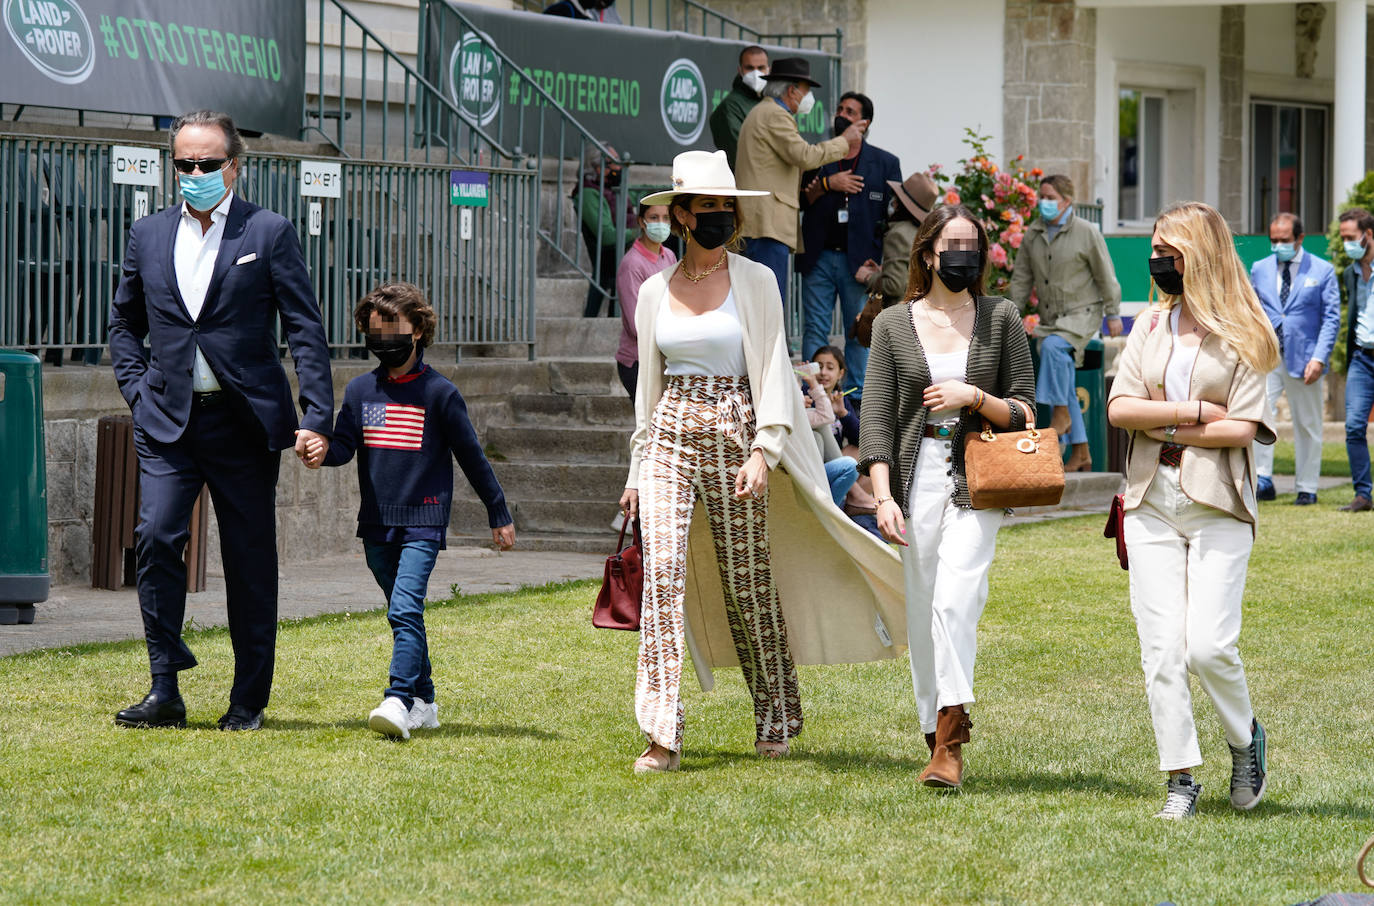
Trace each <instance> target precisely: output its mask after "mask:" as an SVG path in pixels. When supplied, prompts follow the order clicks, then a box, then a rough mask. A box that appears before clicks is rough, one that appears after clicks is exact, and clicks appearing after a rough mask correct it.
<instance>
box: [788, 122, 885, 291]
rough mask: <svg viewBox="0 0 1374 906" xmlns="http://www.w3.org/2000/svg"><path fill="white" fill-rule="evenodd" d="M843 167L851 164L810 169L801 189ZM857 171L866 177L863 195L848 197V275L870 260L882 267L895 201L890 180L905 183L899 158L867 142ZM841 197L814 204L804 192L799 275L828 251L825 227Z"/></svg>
mask: <svg viewBox="0 0 1374 906" xmlns="http://www.w3.org/2000/svg"><path fill="white" fill-rule="evenodd" d="M840 164H844V165H845V166H846V167H848V161H839V162H837V163H831V164H826V165H825V166H823V167H821V168H820V169H819V170H808V171H807V172H806V174H805V175H803V176H802V187H803V189H805V187H806V185H807V184H808V183H810V182H811V180H812V179H814V178H815V177H816V176H817V175H819V176H830V175H831V174H832V173H838V172H840V169H841V167H840ZM854 172H855V173H857V174H859V176H861V177H863V181H864V187H863V191H862V192H858V193H856V194H854V195H850V196H849V273H851V274H853V273H854V272H855V271H857V270H858V269H859V265H861V264H863V263H864V262H865V261H866V260H868V259H869V258H872V259H873V260H874V261H876V262H878V263H879V264H881V263H882V261H883V223H884V222H885V221H886V220H887V204H888V202H889V201H891V200H892V187H891V186H889V185H888V181H889V180H891V181H892V182H897V183H900V182H901V181H902V167H901V164H900V163H899V162H898V161H897V156H896V155H895V154H891V153H889V152H887V151H884V150H883V149H882V148H879V147H877V146H875V145H870V144H869V143H868V142H864V143H863V145H862V146H861V147H860V148H859V156H858V157H857V158H855V160H854ZM841 201H842V197H841V195H840V194H839V193H837V192H827V193H825V194H824V195H822V196H821V197H820V198H818V199H816V201H815V203H814V204H807V203H806V192H805V191H803V192H802V196H801V205H802V251H800V252H798V253H797V273H799V274H805V273H808V272H810V270H811V268H813V267H815V266H816V260H817V259H818V258H819V257H820V254H821V252H823V251H825V228H826V226H827V225H829V223H830V220H831V219H832V218H834V217H835V212H836V211H837V210H838V209H839V207H840V202H841Z"/></svg>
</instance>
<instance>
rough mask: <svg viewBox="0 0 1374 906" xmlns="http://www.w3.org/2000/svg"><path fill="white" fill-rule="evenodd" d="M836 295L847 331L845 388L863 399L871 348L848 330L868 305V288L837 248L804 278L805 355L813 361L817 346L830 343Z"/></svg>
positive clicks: (828, 250)
mask: <svg viewBox="0 0 1374 906" xmlns="http://www.w3.org/2000/svg"><path fill="white" fill-rule="evenodd" d="M836 296H839V297H840V325H841V327H842V328H843V330H844V332H845V334H846V336H845V340H844V387H843V388H842V389H844V390H853V391H854V396H856V397H858V398H862V397H863V394H864V369H865V368H867V367H868V349H867V348H865V347H864V346H861V345H860V344H859V342H858V341H857V340H855V339H854V338H853V337H850V336H848V333H849V325H851V324H853V323H854V319H855V318H857V317H858V316H859V311H860V309H862V308H863V307H864V300H865V299H867V298H868V291H867V290H866V289H865V288H864V285H863V284H862V283H860V282H859V281H857V280H855V279H854V275H853V274H852V273H850V270H849V256H848V255H846V254H845V253H844V252H837V251H834V250H833V249H827V250H826V251H823V252H821V254H820V257H819V258H817V259H816V264H815V266H813V267H812V268H811V270H810V272H808V273H807V274H806V276H804V277H802V316H803V322H802V357H803V358H805V359H806V360H807V361H808V362H809V361H811V359H812V357H813V356H815V354H816V350H817V349H820V348H821V347H822V346H827V345H829V343H830V322H831V320H832V319H833V317H834V313H835V297H836Z"/></svg>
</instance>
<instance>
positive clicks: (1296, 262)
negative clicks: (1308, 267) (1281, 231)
mask: <svg viewBox="0 0 1374 906" xmlns="http://www.w3.org/2000/svg"><path fill="white" fill-rule="evenodd" d="M1304 254H1306V252H1305V251H1304V250H1303V247H1302V246H1298V253H1297V254H1296V255H1294V256H1293V260H1292V261H1289V262H1287V263H1284V262H1282V261H1280V260H1278V259H1277V258H1275V259H1274V264H1275V265H1276V267H1275V268H1274V298H1275V299H1277V298H1278V297H1279V293H1280V292H1282V291H1283V269H1284V268H1285V267H1286V268H1288V279H1289V284H1288V298H1289V299H1291V298H1293V290H1295V289H1297V287H1296V286H1294V285H1293V283H1292V281H1293V280H1294V279H1295V278H1296V277H1297V276H1298V268H1299V267H1301V266H1302V256H1303V255H1304Z"/></svg>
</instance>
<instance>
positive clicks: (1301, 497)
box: [1293, 491, 1317, 506]
mask: <svg viewBox="0 0 1374 906" xmlns="http://www.w3.org/2000/svg"><path fill="white" fill-rule="evenodd" d="M1316 502H1317V495H1316V494H1309V493H1308V492H1306V491H1299V492H1298V499H1297V500H1294V501H1293V505H1294V506H1311V505H1312V504H1314V503H1316Z"/></svg>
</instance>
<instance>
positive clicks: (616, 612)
mask: <svg viewBox="0 0 1374 906" xmlns="http://www.w3.org/2000/svg"><path fill="white" fill-rule="evenodd" d="M631 522H633V523H634V542H633V543H632V544H630V546H629V547H626V546H625V529H626V528H628V527H629V525H630V523H631ZM642 544H643V542H642V541H641V540H640V537H639V519H638V518H637V517H636V518H635V519H626V520H625V523H624V524H623V525H621V526H620V538H619V539H618V540H617V541H616V543H615V549H616V552H615V553H614V554H611V555H610V556H609V557H607V558H606V572H605V575H604V576H603V578H602V579H601V592H600V593H599V594H598V595H597V596H596V606H595V607H593V608H592V625H593V626H595V627H596V628H597V629H628V630H630V631H632V632H638V631H639V602H640V598H641V597H642V595H643V594H644V555H643V553H642V552H641V548H642Z"/></svg>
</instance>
